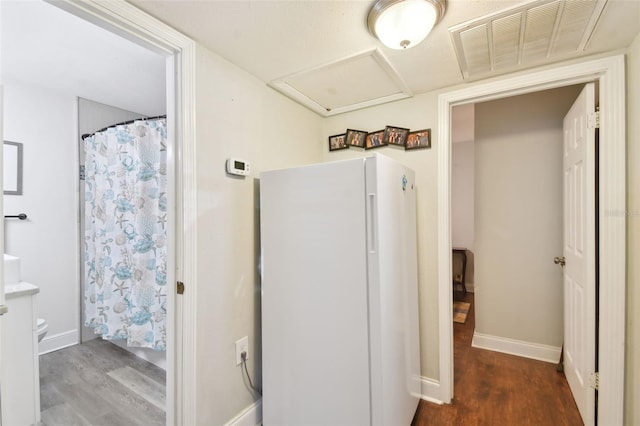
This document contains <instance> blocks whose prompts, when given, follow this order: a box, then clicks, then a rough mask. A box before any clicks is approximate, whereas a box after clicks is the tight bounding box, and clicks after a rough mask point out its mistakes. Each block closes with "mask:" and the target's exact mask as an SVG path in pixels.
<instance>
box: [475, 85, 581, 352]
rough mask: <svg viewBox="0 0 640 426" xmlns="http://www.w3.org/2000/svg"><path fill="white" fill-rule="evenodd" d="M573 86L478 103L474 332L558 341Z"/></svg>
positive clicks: (531, 340) (558, 343)
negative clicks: (565, 138) (566, 138)
mask: <svg viewBox="0 0 640 426" xmlns="http://www.w3.org/2000/svg"><path fill="white" fill-rule="evenodd" d="M578 90H579V88H577V87H575V86H573V87H568V88H561V89H555V90H549V91H545V92H538V93H532V94H528V95H523V96H516V97H510V98H505V99H499V100H496V101H491V102H484V103H480V104H476V108H475V123H476V124H475V191H476V194H475V209H476V210H475V294H476V297H475V302H476V333H481V334H483V335H486V336H492V337H499V338H507V339H513V340H518V341H522V342H528V343H533V344H539V345H548V346H552V347H556V348H558V349H559V348H560V346H561V345H562V337H563V330H562V324H563V322H562V312H563V310H562V303H563V302H562V270H561V269H560V268H559V267H558V266H557V265H554V264H553V257H554V256H558V255H559V254H560V253H562V236H563V226H562V208H563V207H562V151H561V149H562V119H563V117H564V115H565V114H566V112H567V111H568V110H569V108H570V106H571V104H572V103H573V101H574V100H575V98H576V96H577V94H578Z"/></svg>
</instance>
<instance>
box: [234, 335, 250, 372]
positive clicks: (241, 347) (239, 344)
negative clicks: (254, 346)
mask: <svg viewBox="0 0 640 426" xmlns="http://www.w3.org/2000/svg"><path fill="white" fill-rule="evenodd" d="M242 352H246V353H247V356H246V359H249V337H248V336H244V337H243V338H242V339H240V340H236V365H240V364H242Z"/></svg>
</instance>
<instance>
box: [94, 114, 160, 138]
mask: <svg viewBox="0 0 640 426" xmlns="http://www.w3.org/2000/svg"><path fill="white" fill-rule="evenodd" d="M160 118H167V115H166V114H165V115H156V116H155V117H142V118H135V119H133V120H128V121H123V122H122V123H116V124H112V125H111V126H107V127H105V128H104V129H100V130H96V131H95V132H93V133H85V134H84V135H82V140H85V139H86V138H88V137H89V136H93V135H95V134H96V133H100V132H104V131H105V130H107V129H110V128H111V127H115V126H125V125H127V124H131V123H135V122H136V121H146V120H158V119H160Z"/></svg>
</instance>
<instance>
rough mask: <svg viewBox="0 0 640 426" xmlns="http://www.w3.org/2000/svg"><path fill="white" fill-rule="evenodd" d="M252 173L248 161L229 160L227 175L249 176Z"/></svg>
mask: <svg viewBox="0 0 640 426" xmlns="http://www.w3.org/2000/svg"><path fill="white" fill-rule="evenodd" d="M250 172H251V165H250V164H249V162H248V161H244V160H240V159H238V158H228V159H227V173H229V174H230V175H238V176H247V175H248V174H249V173H250Z"/></svg>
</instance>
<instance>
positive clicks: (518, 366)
mask: <svg viewBox="0 0 640 426" xmlns="http://www.w3.org/2000/svg"><path fill="white" fill-rule="evenodd" d="M456 298H457V299H456V300H464V301H467V302H471V310H470V312H469V316H468V317H467V321H466V323H465V324H457V323H454V326H453V328H454V393H455V398H454V400H453V402H452V404H450V405H437V404H432V403H429V402H426V401H420V405H419V406H418V410H417V412H416V416H415V418H414V420H413V423H412V425H413V426H427V425H492V426H498V425H517V426H527V425H531V426H534V425H535V426H546V425H550V426H551V425H553V426H556V425H582V424H583V423H582V420H581V418H580V413H579V412H578V408H577V406H576V404H575V402H574V400H573V397H572V395H571V391H570V390H569V385H568V384H567V380H566V379H565V377H564V374H562V373H558V372H557V371H556V365H555V364H550V363H547V362H542V361H535V360H531V359H527V358H522V357H517V356H513V355H507V354H502V353H499V352H493V351H488V350H483V349H477V348H472V347H471V340H472V338H473V330H474V328H475V309H474V308H475V307H474V303H473V293H467V295H466V296H461V295H457V296H456ZM523 303H526V301H523Z"/></svg>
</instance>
